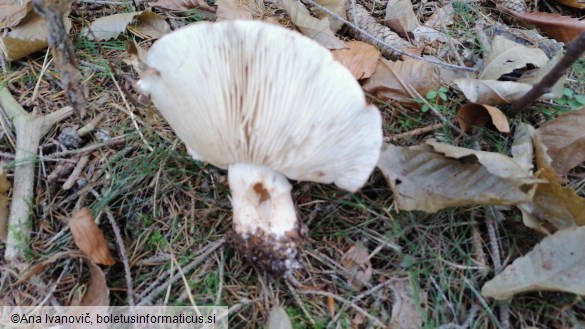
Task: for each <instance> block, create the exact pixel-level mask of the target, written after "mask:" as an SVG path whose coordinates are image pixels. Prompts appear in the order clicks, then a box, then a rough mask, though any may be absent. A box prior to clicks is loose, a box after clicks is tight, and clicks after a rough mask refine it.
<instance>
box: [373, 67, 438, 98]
mask: <svg viewBox="0 0 585 329" xmlns="http://www.w3.org/2000/svg"><path fill="white" fill-rule="evenodd" d="M440 86H441V76H440V75H439V74H438V73H437V71H435V69H434V66H433V65H432V64H430V63H428V62H425V61H419V60H406V61H389V60H386V59H380V61H379V62H378V66H377V67H376V71H375V72H374V75H372V76H371V77H370V78H369V79H368V80H366V83H365V84H364V85H363V88H364V90H365V91H366V92H368V93H372V94H373V95H375V96H376V97H378V98H380V99H382V100H394V101H398V102H401V103H407V104H416V103H415V102H414V100H415V99H416V98H417V97H416V95H412V94H411V93H410V87H412V88H414V89H415V90H416V91H417V92H418V93H419V94H421V95H426V94H427V93H428V92H429V91H431V90H436V89H438V88H439V87H440Z"/></svg>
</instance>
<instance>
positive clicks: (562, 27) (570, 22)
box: [506, 0, 585, 43]
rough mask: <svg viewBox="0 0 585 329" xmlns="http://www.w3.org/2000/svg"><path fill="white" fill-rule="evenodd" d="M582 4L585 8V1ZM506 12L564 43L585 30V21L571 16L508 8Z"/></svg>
mask: <svg viewBox="0 0 585 329" xmlns="http://www.w3.org/2000/svg"><path fill="white" fill-rule="evenodd" d="M567 1H568V2H569V1H573V0H567ZM573 2H575V1H573ZM581 5H582V7H581V8H585V2H582V3H581ZM506 12H507V13H509V14H511V15H514V16H515V17H516V18H517V19H518V20H519V21H521V22H523V23H524V24H528V25H532V26H536V27H537V28H538V29H539V30H540V31H542V32H543V33H544V34H546V35H548V36H550V37H552V38H554V39H556V40H557V41H560V42H564V43H568V42H570V41H572V40H574V39H575V38H577V37H578V36H579V34H580V33H581V32H583V31H585V21H580V20H578V19H576V18H573V17H569V16H562V15H559V14H553V13H541V12H532V13H517V12H513V11H511V10H506Z"/></svg>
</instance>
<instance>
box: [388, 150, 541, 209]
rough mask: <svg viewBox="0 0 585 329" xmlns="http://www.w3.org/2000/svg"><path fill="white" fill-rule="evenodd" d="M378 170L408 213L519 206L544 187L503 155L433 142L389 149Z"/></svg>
mask: <svg viewBox="0 0 585 329" xmlns="http://www.w3.org/2000/svg"><path fill="white" fill-rule="evenodd" d="M378 167H379V168H380V169H381V170H382V173H383V174H384V176H385V177H386V179H387V180H388V183H389V184H390V186H391V188H392V191H393V192H394V198H395V201H396V204H397V207H398V208H399V209H404V210H423V211H426V212H436V211H438V210H441V209H444V208H448V207H459V206H470V205H515V204H520V203H524V202H527V201H530V200H532V196H533V193H534V187H535V185H536V183H539V182H541V180H539V179H536V178H534V177H532V176H531V175H530V174H529V173H527V172H526V171H525V170H524V169H523V168H522V167H521V166H520V165H518V164H517V163H516V162H515V161H514V160H513V159H511V158H509V157H507V156H505V155H503V154H499V153H493V152H484V151H475V150H470V149H466V148H462V147H455V146H451V145H447V144H442V143H437V142H434V141H428V142H427V144H426V145H417V146H411V147H398V146H394V145H390V144H386V145H385V146H384V149H383V150H382V154H381V155H380V162H379V164H378Z"/></svg>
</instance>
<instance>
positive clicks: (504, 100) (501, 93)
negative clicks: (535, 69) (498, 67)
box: [453, 78, 556, 106]
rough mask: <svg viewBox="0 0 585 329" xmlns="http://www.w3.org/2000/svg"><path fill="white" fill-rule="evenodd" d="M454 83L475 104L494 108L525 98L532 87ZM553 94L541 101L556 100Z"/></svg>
mask: <svg viewBox="0 0 585 329" xmlns="http://www.w3.org/2000/svg"><path fill="white" fill-rule="evenodd" d="M453 83H454V84H455V85H457V87H458V88H459V89H460V90H461V91H462V92H463V94H464V95H465V97H466V98H467V99H468V100H469V101H470V102H473V103H479V104H487V105H492V106H497V105H506V104H510V103H512V102H513V101H515V100H517V99H519V98H520V97H522V96H524V94H526V93H527V92H528V91H529V90H530V89H532V86H531V85H529V84H527V83H520V82H514V81H496V80H478V79H470V78H458V79H455V80H453ZM555 98H556V95H554V94H552V93H547V94H544V95H543V96H542V97H540V99H555Z"/></svg>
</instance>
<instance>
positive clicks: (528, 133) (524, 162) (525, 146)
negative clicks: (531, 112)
mask: <svg viewBox="0 0 585 329" xmlns="http://www.w3.org/2000/svg"><path fill="white" fill-rule="evenodd" d="M532 136H534V127H532V126H531V125H529V124H527V123H523V122H519V123H517V124H516V129H515V131H514V142H513V143H512V147H511V149H510V153H511V154H512V158H514V161H516V163H518V164H519V165H520V166H521V167H522V168H523V169H524V170H525V171H526V172H527V173H532V172H533V169H534V165H533V164H532V163H533V159H534V147H533V146H532Z"/></svg>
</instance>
